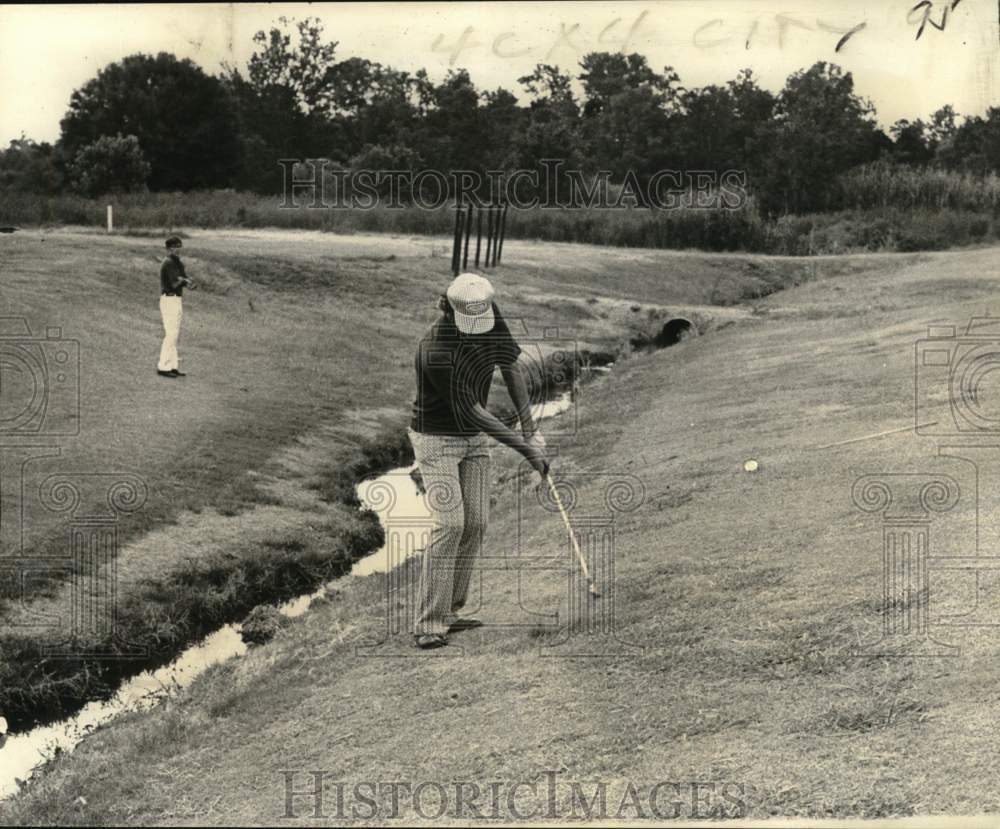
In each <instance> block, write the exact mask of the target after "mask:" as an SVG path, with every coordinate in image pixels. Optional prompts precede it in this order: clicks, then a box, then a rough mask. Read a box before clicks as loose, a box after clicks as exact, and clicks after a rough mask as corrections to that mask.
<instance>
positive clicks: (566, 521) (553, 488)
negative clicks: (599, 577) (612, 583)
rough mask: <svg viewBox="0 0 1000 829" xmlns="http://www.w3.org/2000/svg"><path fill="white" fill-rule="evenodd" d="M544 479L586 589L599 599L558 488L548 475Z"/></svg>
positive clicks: (598, 593) (599, 595)
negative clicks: (581, 570) (577, 561)
mask: <svg viewBox="0 0 1000 829" xmlns="http://www.w3.org/2000/svg"><path fill="white" fill-rule="evenodd" d="M545 480H546V481H548V482H549V492H551V493H552V498H553V500H555V502H556V506H557V507H559V514H560V515H561V516H562V519H563V523H564V524H565V525H566V530H567V531H568V532H569V538H570V541H571V542H572V543H573V550H574V551H575V552H576V557H577V559H578V560H579V562H580V567H581V568H582V569H583V575H584V577H585V578H586V579H587V589H588V591H589V593H590V595H591V596H593V597H594V598H595V599H599V598H600V597H601V594H600V592H599V591H598V589H597V588H596V587H595V586H594V580H593V579H592V578H591V577H590V568H589V567H587V559H585V558H584V557H583V553H582V552H581V551H580V545H579V543H578V542H577V540H576V533H574V532H573V527H572V526H571V525H570V523H569V516H568V515H567V514H566V508H565V507H564V506H563V502H562V498H560V497H559V490H557V489H556V485H555V484H554V483H553V482H552V478H550V477H549V476H548V475H546V476H545Z"/></svg>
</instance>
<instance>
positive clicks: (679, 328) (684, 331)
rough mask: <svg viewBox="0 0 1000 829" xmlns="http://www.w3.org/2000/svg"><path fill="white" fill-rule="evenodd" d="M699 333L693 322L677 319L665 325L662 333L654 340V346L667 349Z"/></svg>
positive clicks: (681, 318) (668, 321)
mask: <svg viewBox="0 0 1000 829" xmlns="http://www.w3.org/2000/svg"><path fill="white" fill-rule="evenodd" d="M697 333H698V332H697V330H696V329H695V327H694V325H693V323H692V322H691V320H687V319H684V317H675V318H674V319H672V320H667V322H666V323H664V325H663V328H661V329H660V333H659V334H657V335H656V339H654V340H653V345H654V346H656V347H657V348H667V347H668V346H671V345H677V343H679V342H680V341H681V340H683V339H686V338H687V337H690V336H692V335H693V334H697Z"/></svg>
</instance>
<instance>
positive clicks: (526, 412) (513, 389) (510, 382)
mask: <svg viewBox="0 0 1000 829" xmlns="http://www.w3.org/2000/svg"><path fill="white" fill-rule="evenodd" d="M500 374H501V375H503V381H504V383H506V384H507V391H508V393H509V394H510V399H511V401H512V402H513V403H514V409H515V411H516V412H517V419H518V421H519V422H520V423H521V434H522V435H524V436H525V437H526V438H527V437H530V436H531V435H533V434H534V433H535V421H534V419H533V418H532V417H531V398H530V396H529V395H528V382H527V380H526V379H525V377H524V369H523V368H522V367H521V363H520V360H518V361H515V362H513V363H511V364H510V365H509V366H501V367H500Z"/></svg>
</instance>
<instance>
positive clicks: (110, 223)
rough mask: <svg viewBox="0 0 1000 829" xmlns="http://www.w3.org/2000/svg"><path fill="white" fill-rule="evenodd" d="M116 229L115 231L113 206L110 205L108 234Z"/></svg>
mask: <svg viewBox="0 0 1000 829" xmlns="http://www.w3.org/2000/svg"><path fill="white" fill-rule="evenodd" d="M114 229H115V218H114V211H113V210H112V208H111V205H110V204H109V205H108V233H111V232H112V231H113V230H114Z"/></svg>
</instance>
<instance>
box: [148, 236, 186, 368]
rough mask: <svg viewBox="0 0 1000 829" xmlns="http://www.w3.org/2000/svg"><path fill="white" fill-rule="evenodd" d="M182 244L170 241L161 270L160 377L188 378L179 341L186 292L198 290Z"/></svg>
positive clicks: (176, 239) (168, 241) (173, 237)
mask: <svg viewBox="0 0 1000 829" xmlns="http://www.w3.org/2000/svg"><path fill="white" fill-rule="evenodd" d="M180 251H181V240H180V237H178V236H171V237H170V238H169V239H167V254H168V255H167V258H166V259H164V260H163V264H162V265H161V266H160V317H161V319H162V320H163V344H162V345H161V346H160V362H159V363H158V364H157V366H156V373H157V374H159V375H160V377H184V376H185V374H184V372H183V371H181V370H180V358H179V357H178V355H177V339H178V338H179V337H180V335H181V316H182V311H181V296H182V295H183V293H184V289H185V288H190V289H191V290H192V291H193V290H194V289H195V284H194V282H192V281H191V280H190V279H189V278H188V275H187V272H186V271H185V270H184V263H183V262H181V253H180Z"/></svg>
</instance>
